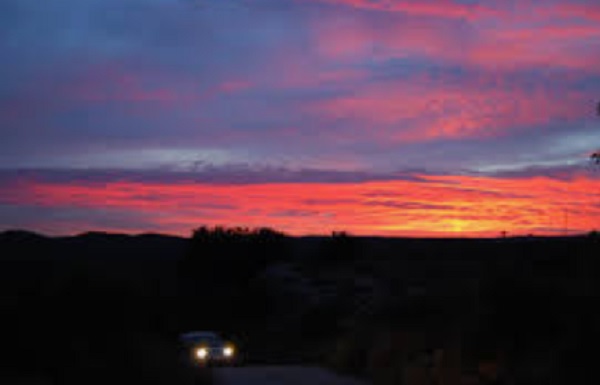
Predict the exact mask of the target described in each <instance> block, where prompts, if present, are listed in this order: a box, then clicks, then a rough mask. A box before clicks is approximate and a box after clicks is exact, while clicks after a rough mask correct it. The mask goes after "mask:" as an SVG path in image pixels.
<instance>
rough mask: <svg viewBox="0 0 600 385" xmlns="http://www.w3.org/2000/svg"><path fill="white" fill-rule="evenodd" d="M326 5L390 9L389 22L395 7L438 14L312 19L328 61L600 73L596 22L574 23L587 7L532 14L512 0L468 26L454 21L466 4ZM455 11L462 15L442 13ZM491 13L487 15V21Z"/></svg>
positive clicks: (556, 8) (321, 51) (544, 9)
mask: <svg viewBox="0 0 600 385" xmlns="http://www.w3.org/2000/svg"><path fill="white" fill-rule="evenodd" d="M331 1H332V2H335V3H340V4H341V3H344V4H346V5H352V6H356V7H359V8H376V9H380V10H383V11H388V12H390V15H391V16H390V17H393V16H394V14H395V12H396V11H395V10H396V9H397V8H399V9H405V8H406V9H413V8H414V9H416V10H429V9H431V10H437V11H435V12H434V11H431V12H425V11H423V12H422V13H423V14H427V15H438V13H439V15H440V16H441V17H439V18H438V17H436V18H418V17H410V18H406V17H404V16H402V17H399V16H398V17H396V18H395V20H396V22H391V21H390V20H394V19H393V18H392V19H390V18H388V19H387V21H386V22H381V20H379V19H378V18H376V17H371V16H369V15H361V16H356V17H347V18H341V20H333V21H330V20H323V19H322V18H318V19H316V20H314V21H313V31H314V34H313V36H314V42H315V46H316V47H317V52H318V54H319V55H321V56H322V57H325V58H328V59H331V60H348V59H354V60H361V59H362V60H369V61H370V60H373V59H377V58H384V59H385V58H404V57H409V56H410V57H419V56H422V57H425V58H428V59H432V60H440V61H443V62H445V63H453V64H457V65H463V66H476V67H482V68H485V69H492V70H497V69H501V70H514V69H523V68H525V69H536V68H539V67H542V66H544V67H550V68H569V69H576V70H580V71H586V72H591V73H600V24H598V23H596V22H591V21H594V20H593V18H594V17H595V16H591V19H589V20H581V19H578V18H576V19H575V20H574V19H573V17H572V16H573V15H579V16H581V17H583V16H586V15H588V9H587V8H586V7H585V6H574V5H570V6H568V5H556V6H553V7H542V8H541V10H540V11H539V13H538V8H537V7H533V6H527V5H521V3H515V4H514V7H515V9H514V10H513V11H512V12H508V11H502V13H498V12H491V13H490V12H486V13H485V15H486V17H483V16H482V17H473V18H472V19H471V20H470V22H469V23H462V22H459V21H456V20H455V17H454V16H456V15H460V14H462V12H465V13H466V12H467V10H468V9H471V8H472V6H468V5H457V4H454V3H451V2H445V1H444V2H436V3H431V2H428V3H424V4H421V3H419V4H420V5H419V4H413V3H406V2H367V1H360V0H356V1H343V0H331ZM434 4H435V6H434ZM454 7H456V9H458V10H461V11H456V12H457V13H453V12H452V11H448V12H446V10H447V9H451V10H452V9H454ZM527 7H531V10H529V11H527ZM474 9H481V8H477V7H475V8H474ZM438 11H439V12H438ZM563 11H564V13H561V12H563ZM590 12H592V13H591V15H595V14H597V15H599V16H600V7H591V11H590ZM594 12H596V13H594ZM416 13H417V14H419V12H416ZM409 14H410V15H413V13H410V12H409ZM474 15H477V13H475V14H474ZM490 15H493V17H488V16H490ZM523 15H531V16H523ZM413 16H414V15H413ZM443 16H446V17H443Z"/></svg>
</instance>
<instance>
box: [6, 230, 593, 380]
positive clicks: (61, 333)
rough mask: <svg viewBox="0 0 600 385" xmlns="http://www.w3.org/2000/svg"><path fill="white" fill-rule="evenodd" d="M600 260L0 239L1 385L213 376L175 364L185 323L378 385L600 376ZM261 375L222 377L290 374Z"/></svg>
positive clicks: (255, 359) (520, 251)
mask: <svg viewBox="0 0 600 385" xmlns="http://www.w3.org/2000/svg"><path fill="white" fill-rule="evenodd" d="M599 256H600V242H599V238H598V237H597V236H595V235H589V236H581V237H571V238H535V237H525V238H506V239H485V240H431V239H385V238H356V237H351V236H346V235H344V234H336V235H335V236H332V237H314V238H289V237H286V236H283V235H282V234H278V233H276V232H272V231H262V232H248V231H246V230H243V229H233V230H226V229H221V230H218V229H199V231H197V232H196V233H195V234H194V237H193V238H191V239H184V238H176V237H164V236H158V235H145V236H123V235H109V234H98V233H94V234H85V235H82V236H78V237H69V238H48V237H43V236H39V235H35V234H31V233H24V232H10V233H3V234H0V258H1V261H2V269H0V299H1V301H2V305H3V308H4V309H7V310H8V311H7V312H6V314H7V315H6V316H5V318H4V320H3V321H4V324H3V327H2V329H1V330H0V334H1V335H0V339H1V341H2V348H1V353H2V356H1V357H0V359H1V360H2V362H3V364H4V365H3V370H2V373H0V376H1V378H0V383H10V381H13V382H14V381H16V379H19V378H28V379H29V380H27V381H32V380H31V379H32V378H37V379H39V380H37V381H41V382H42V383H43V382H44V381H45V382H46V383H53V384H76V383H77V384H80V383H86V384H107V383H114V382H118V383H123V382H125V383H128V384H133V383H136V384H137V383H144V384H173V385H176V384H188V383H194V382H196V383H210V382H211V381H212V379H211V376H210V373H206V374H202V378H194V377H195V376H196V374H197V373H191V372H190V371H189V370H188V369H187V368H186V367H185V366H184V365H182V364H181V362H180V360H179V358H178V357H179V355H178V350H177V349H178V346H177V343H176V340H177V335H178V333H180V332H182V331H188V330H218V331H221V332H223V333H224V334H225V336H226V337H227V338H228V339H231V340H233V341H235V343H236V345H238V346H239V347H240V350H241V351H242V352H243V353H244V362H245V363H246V364H248V365H258V366H263V367H264V366H268V367H271V366H273V365H276V366H279V365H288V366H293V367H298V366H300V367H307V366H309V367H314V366H319V367H327V368H330V369H331V370H334V371H337V372H338V373H342V374H344V375H349V376H353V377H354V378H361V379H363V380H364V381H366V382H370V383H374V384H375V385H380V384H381V385H396V384H398V385H403V384H408V385H421V384H423V385H433V384H438V385H439V384H456V385H465V384H474V383H476V384H490V385H491V384H496V385H504V384H505V385H518V384H524V385H535V384H574V383H577V384H587V383H598V381H596V380H597V379H598V378H597V370H596V363H595V360H596V356H597V354H596V351H597V344H596V342H595V341H597V336H598V330H599V328H598V326H599V325H600V317H599V311H598V307H597V298H598V297H599V296H600V290H599V286H600V285H599V283H600V279H599V278H600V274H599V272H600V263H599V262H600V259H598V258H599ZM219 370H221V369H219ZM265 370H266V372H264V371H261V370H258V371H257V369H255V368H254V369H253V368H240V369H239V370H237V371H236V370H235V369H234V370H233V371H229V369H223V370H222V371H221V373H222V374H223V375H222V376H221V377H223V378H230V379H234V380H235V381H238V382H239V381H242V380H244V379H246V380H247V381H255V382H256V381H259V379H260V378H261V377H264V376H263V374H265V373H268V375H267V377H268V378H275V377H276V376H278V375H279V374H281V375H283V376H287V375H288V374H289V373H290V371H288V370H285V371H284V372H280V371H277V370H278V369H277V370H276V369H265ZM306 370H308V369H306ZM310 370H313V369H310ZM315 370H316V369H315ZM291 372H293V370H291ZM240 376H241V377H240ZM294 377H295V376H294ZM268 378H266V379H265V378H263V380H264V381H268ZM231 381H233V380H231ZM285 381H288V380H285ZM289 381H291V380H289ZM250 383H252V382H250ZM314 383H318V382H317V380H315V381H314Z"/></svg>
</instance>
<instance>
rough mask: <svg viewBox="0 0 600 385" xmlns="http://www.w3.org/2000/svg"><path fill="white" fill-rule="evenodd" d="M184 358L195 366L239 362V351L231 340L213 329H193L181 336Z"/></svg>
mask: <svg viewBox="0 0 600 385" xmlns="http://www.w3.org/2000/svg"><path fill="white" fill-rule="evenodd" d="M179 342H180V346H181V348H182V353H183V357H184V359H185V360H186V361H187V362H188V363H189V364H191V365H193V366H213V365H224V366H233V365H237V364H239V352H238V350H237V347H236V346H235V345H234V344H233V343H232V342H230V341H227V340H225V339H224V338H222V337H221V336H220V335H219V334H218V333H216V332H213V331H193V332H187V333H183V334H181V335H180V336H179Z"/></svg>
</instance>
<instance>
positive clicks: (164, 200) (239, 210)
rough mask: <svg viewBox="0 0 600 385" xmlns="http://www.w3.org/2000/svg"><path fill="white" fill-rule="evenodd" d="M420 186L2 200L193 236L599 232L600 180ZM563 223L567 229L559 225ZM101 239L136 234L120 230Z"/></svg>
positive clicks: (120, 189)
mask: <svg viewBox="0 0 600 385" xmlns="http://www.w3.org/2000/svg"><path fill="white" fill-rule="evenodd" d="M423 178H424V179H425V180H426V181H425V182H412V181H389V182H366V183H348V184H326V183H310V184H309V183H285V184H283V183H273V184H250V185H210V184H200V183H192V182H186V183H179V184H160V183H139V182H112V183H108V184H84V183H71V184H55V183H45V182H32V181H28V182H20V183H15V184H13V185H12V186H9V187H7V188H5V189H3V190H2V192H1V193H0V203H2V204H5V205H6V204H8V205H14V206H19V205H27V206H36V207H46V208H47V207H53V208H58V209H65V210H67V209H69V208H77V209H80V210H100V211H110V212H119V213H129V214H131V215H132V216H134V217H135V216H138V217H139V218H140V219H139V220H138V222H136V223H137V224H136V225H135V226H133V227H134V228H136V229H139V230H138V231H137V232H145V231H148V229H149V228H152V229H158V230H159V231H160V232H165V233H171V234H178V235H189V234H190V231H191V230H192V229H194V228H196V227H198V226H200V225H224V226H238V225H239V226H249V227H260V226H269V227H273V228H276V229H278V230H282V231H285V232H287V233H289V234H291V235H306V234H329V233H331V231H334V230H345V231H348V232H349V233H351V234H356V235H397V236H440V237H446V236H450V237H457V236H458V237H461V236H493V237H495V236H498V235H499V234H500V233H501V232H503V231H506V232H507V233H508V234H509V235H514V234H536V235H552V234H563V233H564V231H565V225H568V229H569V231H570V232H572V233H575V232H588V231H591V230H593V229H598V228H600V220H599V218H600V196H599V195H598V193H595V192H597V191H600V180H598V179H590V178H586V177H583V176H580V177H577V178H575V179H573V180H572V181H560V180H554V179H548V178H542V177H536V178H529V179H495V178H484V177H467V176H423ZM566 219H567V220H568V223H565V220H566ZM48 227H49V228H51V229H53V230H51V231H54V232H62V233H72V232H82V231H88V230H90V229H89V227H90V224H89V223H88V224H86V222H85V219H79V220H78V221H77V222H75V221H68V220H64V221H62V222H61V221H60V220H59V219H55V220H54V222H53V224H52V225H51V226H50V224H48ZM104 227H105V228H103V229H102V230H108V231H126V232H132V226H129V227H127V228H124V227H120V224H119V222H118V221H117V220H116V221H114V223H112V224H110V223H109V224H106V225H105V226H104Z"/></svg>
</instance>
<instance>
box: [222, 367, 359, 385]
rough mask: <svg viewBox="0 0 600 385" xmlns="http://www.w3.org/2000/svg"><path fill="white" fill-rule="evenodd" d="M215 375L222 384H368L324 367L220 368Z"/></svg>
mask: <svg viewBox="0 0 600 385" xmlns="http://www.w3.org/2000/svg"><path fill="white" fill-rule="evenodd" d="M215 377H216V379H217V381H218V384H220V385H368V384H367V383H365V382H362V381H360V380H357V379H354V378H350V377H342V376H339V375H336V374H334V373H332V372H330V371H327V370H325V369H322V368H317V367H301V366H248V367H238V368H219V369H216V370H215Z"/></svg>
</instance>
